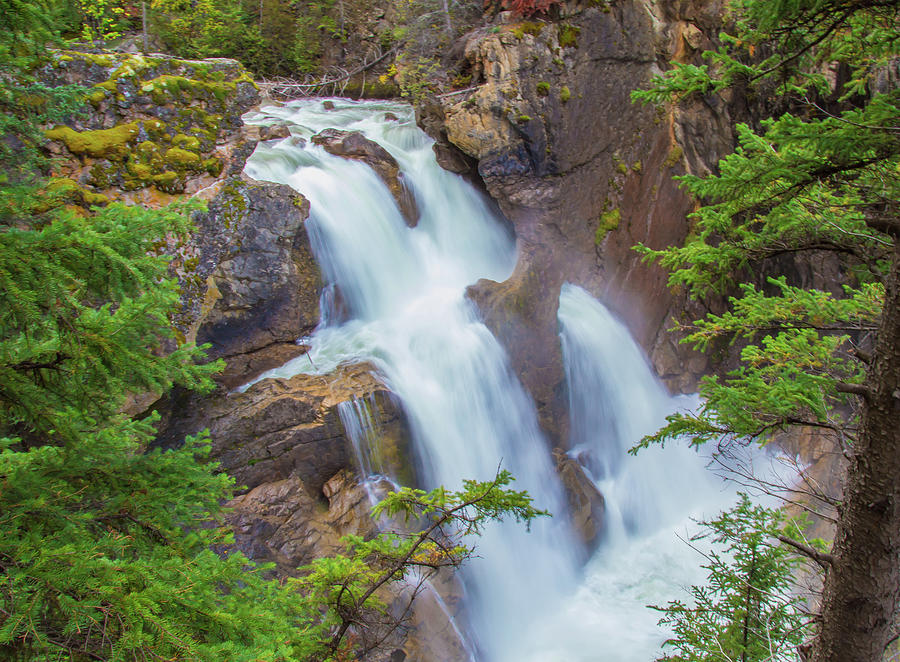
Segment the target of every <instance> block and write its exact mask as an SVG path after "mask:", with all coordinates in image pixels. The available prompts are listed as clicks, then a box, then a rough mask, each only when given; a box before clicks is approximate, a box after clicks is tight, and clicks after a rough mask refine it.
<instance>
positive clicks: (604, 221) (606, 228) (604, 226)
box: [594, 209, 621, 246]
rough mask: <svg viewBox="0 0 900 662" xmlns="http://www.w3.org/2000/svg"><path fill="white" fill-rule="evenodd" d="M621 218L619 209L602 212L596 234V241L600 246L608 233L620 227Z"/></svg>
mask: <svg viewBox="0 0 900 662" xmlns="http://www.w3.org/2000/svg"><path fill="white" fill-rule="evenodd" d="M620 220H621V215H620V213H619V210H618V209H613V210H611V211H605V212H603V213H602V214H600V224H599V225H598V226H597V232H596V234H595V235H594V243H595V244H597V245H598V246H599V245H600V242H602V241H603V240H604V239H605V238H606V235H608V234H609V233H610V232H612V231H613V230H615V229H617V228H618V227H619V221H620Z"/></svg>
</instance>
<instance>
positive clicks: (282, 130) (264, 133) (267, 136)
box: [259, 124, 291, 140]
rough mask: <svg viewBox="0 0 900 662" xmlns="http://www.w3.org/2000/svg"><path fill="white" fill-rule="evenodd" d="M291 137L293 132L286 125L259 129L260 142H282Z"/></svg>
mask: <svg viewBox="0 0 900 662" xmlns="http://www.w3.org/2000/svg"><path fill="white" fill-rule="evenodd" d="M290 137H291V130H290V129H289V128H288V127H287V126H285V125H284V124H276V125H275V126H261V127H259V139H260V140H281V139H284V138H290Z"/></svg>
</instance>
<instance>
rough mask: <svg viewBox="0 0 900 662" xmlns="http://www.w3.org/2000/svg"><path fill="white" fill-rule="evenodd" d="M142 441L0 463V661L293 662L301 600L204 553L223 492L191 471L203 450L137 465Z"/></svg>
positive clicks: (231, 560)
mask: <svg viewBox="0 0 900 662" xmlns="http://www.w3.org/2000/svg"><path fill="white" fill-rule="evenodd" d="M152 435H153V428H152V426H151V425H150V424H149V422H134V421H121V422H117V423H109V424H107V425H106V426H105V427H104V428H103V429H102V430H100V431H97V432H94V433H85V434H83V435H82V436H81V437H80V439H79V441H78V443H77V444H73V445H67V446H41V447H37V448H32V449H29V450H27V451H22V450H18V451H17V450H13V448H6V449H5V450H3V451H2V452H0V485H2V487H3V489H2V490H0V530H2V532H3V535H2V536H0V610H2V613H3V616H4V618H3V619H2V625H0V656H3V657H4V659H12V660H17V659H21V660H45V659H46V660H49V659H59V658H60V657H61V656H63V655H64V656H66V657H65V659H72V660H81V659H88V658H91V659H104V660H132V659H135V657H143V656H146V657H149V658H153V657H162V658H166V659H173V658H178V659H192V660H209V661H214V660H222V659H230V660H248V661H249V660H256V659H284V660H288V659H295V660H300V659H305V653H306V648H305V647H306V636H305V635H306V628H307V621H308V618H309V617H308V612H306V611H305V610H303V609H302V608H301V607H302V602H301V601H300V600H299V598H298V597H297V596H296V595H295V594H293V593H292V592H290V591H289V590H288V589H286V588H281V587H279V586H278V585H277V584H274V583H272V582H267V581H264V580H263V578H262V577H261V576H260V573H261V572H262V570H264V568H259V569H254V568H253V567H252V565H251V564H250V563H249V562H248V561H247V559H245V558H244V557H243V556H241V555H240V554H232V555H229V556H227V557H220V556H218V555H217V554H215V553H214V552H213V551H211V550H210V546H211V545H213V544H220V543H222V542H224V541H225V540H226V539H227V538H226V537H225V534H224V531H223V530H222V529H220V528H218V527H215V528H210V526H209V524H208V522H209V520H210V517H211V516H212V515H213V514H215V513H218V512H220V506H219V505H218V503H219V500H220V499H222V498H223V497H225V496H226V495H227V494H229V493H230V487H231V481H230V479H228V478H227V477H226V476H224V475H218V476H216V475H214V474H213V473H212V471H211V469H212V468H214V467H212V466H210V465H204V464H201V463H198V461H197V458H200V459H202V456H203V455H205V454H206V453H207V452H208V450H209V445H208V441H203V440H191V439H189V440H188V441H187V442H186V444H185V447H184V448H183V449H181V450H178V451H172V452H165V453H161V452H158V451H157V452H153V453H142V452H141V449H142V447H144V446H145V445H146V443H147V442H148V441H149V439H150V438H151V437H152ZM11 441H12V440H9V439H6V440H4V445H7V446H8V445H9V444H10V442H11Z"/></svg>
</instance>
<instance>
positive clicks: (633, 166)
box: [631, 161, 644, 174]
mask: <svg viewBox="0 0 900 662" xmlns="http://www.w3.org/2000/svg"><path fill="white" fill-rule="evenodd" d="M643 167H644V166H643V165H642V164H641V162H640V161H635V162H634V163H632V164H631V170H632V171H633V172H636V173H637V174H641V169H642V168H643Z"/></svg>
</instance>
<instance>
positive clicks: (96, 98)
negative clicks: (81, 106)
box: [87, 90, 106, 108]
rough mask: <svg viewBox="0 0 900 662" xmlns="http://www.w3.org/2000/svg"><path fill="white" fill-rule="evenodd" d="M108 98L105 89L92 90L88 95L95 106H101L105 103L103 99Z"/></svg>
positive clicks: (88, 98)
mask: <svg viewBox="0 0 900 662" xmlns="http://www.w3.org/2000/svg"><path fill="white" fill-rule="evenodd" d="M105 98H106V92H105V91H103V90H96V91H94V92H91V93H90V94H88V96H87V100H88V101H89V102H90V104H91V105H92V106H93V107H94V108H99V107H100V104H101V103H103V100H104V99H105Z"/></svg>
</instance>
